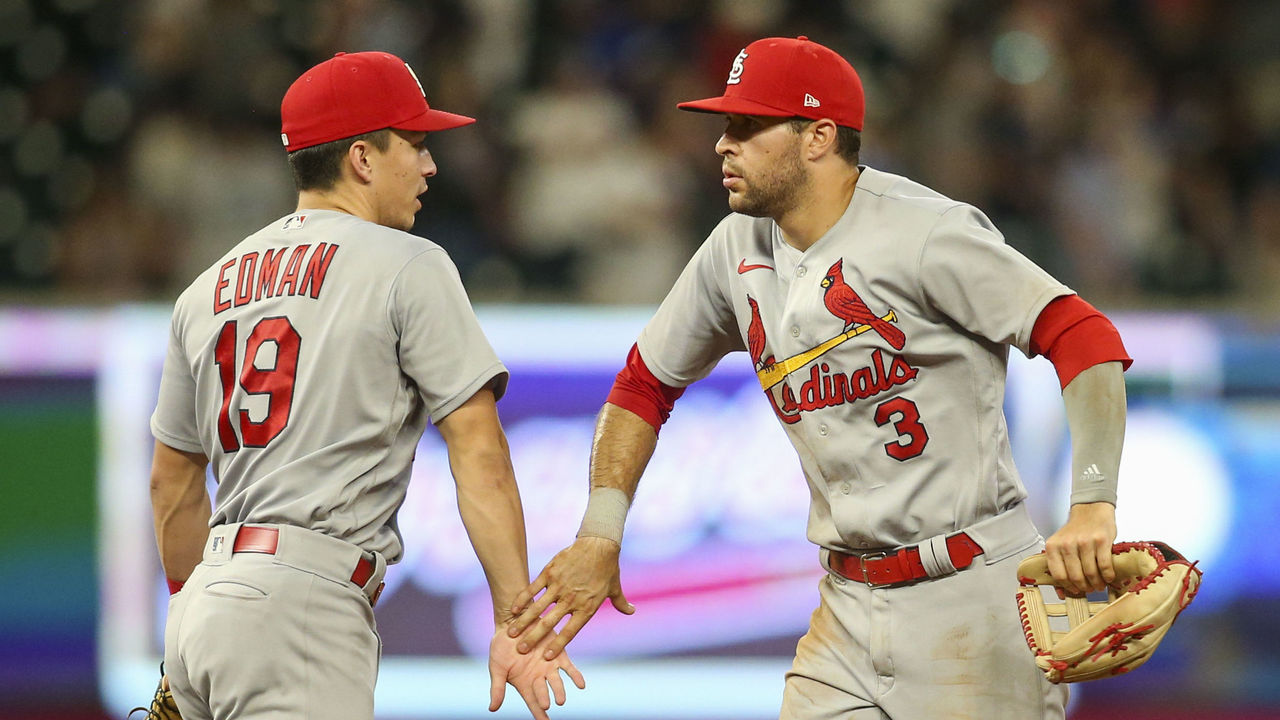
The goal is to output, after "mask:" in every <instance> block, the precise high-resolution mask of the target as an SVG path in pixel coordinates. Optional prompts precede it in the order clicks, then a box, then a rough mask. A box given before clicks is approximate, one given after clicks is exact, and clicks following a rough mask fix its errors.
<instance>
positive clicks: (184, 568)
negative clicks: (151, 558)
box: [151, 443, 211, 582]
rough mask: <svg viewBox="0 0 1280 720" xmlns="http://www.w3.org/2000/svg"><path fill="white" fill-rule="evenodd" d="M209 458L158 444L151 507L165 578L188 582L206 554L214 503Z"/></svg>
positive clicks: (152, 475) (153, 469)
mask: <svg viewBox="0 0 1280 720" xmlns="http://www.w3.org/2000/svg"><path fill="white" fill-rule="evenodd" d="M206 465H207V460H205V458H204V456H202V455H199V454H196V453H185V452H181V451H178V450H174V449H173V448H170V447H167V446H165V445H163V444H161V443H156V454H155V457H154V458H153V460H152V465H151V509H152V515H153V521H154V524H155V531H156V546H157V548H158V549H159V551H160V564H161V566H163V568H164V574H165V577H167V578H168V579H169V580H172V581H176V582H186V580H187V578H188V577H190V576H191V571H192V570H194V569H195V567H196V565H198V564H200V560H201V558H202V556H203V554H204V542H205V539H206V538H208V536H209V515H210V513H211V505H210V502H209V492H208V490H207V489H206V488H205V466H206Z"/></svg>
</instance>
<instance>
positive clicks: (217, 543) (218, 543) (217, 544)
mask: <svg viewBox="0 0 1280 720" xmlns="http://www.w3.org/2000/svg"><path fill="white" fill-rule="evenodd" d="M224 540H226V538H224V537H222V536H221V535H219V536H217V537H215V538H214V539H213V545H212V546H210V548H209V550H210V551H211V552H218V551H219V550H221V549H222V543H223V541H224Z"/></svg>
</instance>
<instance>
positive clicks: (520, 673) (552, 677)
mask: <svg viewBox="0 0 1280 720" xmlns="http://www.w3.org/2000/svg"><path fill="white" fill-rule="evenodd" d="M518 642H519V640H518V639H516V638H513V637H511V636H510V635H508V634H507V628H506V627H505V626H502V625H499V626H498V629H497V630H496V631H495V632H494V633H493V640H492V641H490V643H489V712H495V711H497V709H498V708H500V707H502V701H503V700H504V699H505V698H506V695H507V683H510V684H511V686H512V687H514V688H515V689H516V691H517V692H519V693H520V697H522V698H524V704H525V705H528V706H529V712H530V714H532V715H533V717H535V718H537V720H550V718H549V717H548V716H547V710H549V709H551V695H552V694H553V693H554V695H555V699H556V705H564V701H565V692H564V678H562V677H560V672H561V671H564V672H565V674H567V675H568V676H569V678H570V679H571V680H573V684H574V685H577V686H578V689H579V690H583V689H585V688H586V687H587V681H586V680H585V679H583V677H582V673H581V672H580V671H579V670H578V668H577V667H575V666H574V664H573V661H572V660H570V659H569V654H568V653H561V654H560V655H559V657H556V658H555V659H554V660H547V659H545V658H543V657H542V656H541V655H540V654H538V653H528V654H522V653H520V652H518V651H517V650H516V644H517V643H518ZM543 644H544V645H545V644H546V643H543ZM539 649H541V648H539ZM548 686H550V688H551V690H550V692H548V690H547V688H548Z"/></svg>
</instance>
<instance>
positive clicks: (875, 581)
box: [829, 533, 982, 587]
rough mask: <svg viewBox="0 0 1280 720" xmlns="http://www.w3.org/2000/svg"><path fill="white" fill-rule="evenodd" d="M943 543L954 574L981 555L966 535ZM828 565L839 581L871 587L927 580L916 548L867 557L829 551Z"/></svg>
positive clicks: (976, 546) (979, 549) (956, 536)
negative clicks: (841, 579) (849, 581)
mask: <svg viewBox="0 0 1280 720" xmlns="http://www.w3.org/2000/svg"><path fill="white" fill-rule="evenodd" d="M946 542H947V554H948V555H949V556H950V557H951V564H952V565H954V566H955V568H956V570H963V569H965V568H967V567H969V565H971V564H973V559H974V558H975V557H977V556H978V555H981V554H982V546H981V545H979V544H978V543H976V542H974V540H973V538H971V537H969V536H968V535H967V534H965V533H956V534H955V535H952V536H950V537H948V538H947V541H946ZM829 562H830V564H831V569H832V570H833V571H834V572H835V573H836V574H837V575H839V576H840V577H843V578H847V579H849V580H853V581H854V582H860V583H866V584H867V585H870V586H871V587H892V586H894V585H906V584H907V583H912V582H915V581H917V580H923V579H924V578H927V577H929V573H928V571H926V570H925V568H924V563H923V562H922V561H921V560H920V546H919V545H912V546H911V547H905V548H902V549H901V550H896V551H894V552H891V553H871V554H869V555H850V554H848V553H842V552H840V551H838V550H832V551H831V553H830V559H829Z"/></svg>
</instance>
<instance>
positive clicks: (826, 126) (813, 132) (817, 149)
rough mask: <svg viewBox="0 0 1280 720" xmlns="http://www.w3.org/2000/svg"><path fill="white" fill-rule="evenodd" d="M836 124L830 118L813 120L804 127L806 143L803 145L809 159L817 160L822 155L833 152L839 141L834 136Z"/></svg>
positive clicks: (836, 148) (835, 150)
mask: <svg viewBox="0 0 1280 720" xmlns="http://www.w3.org/2000/svg"><path fill="white" fill-rule="evenodd" d="M836 132H837V128H836V124H835V121H833V120H831V119H830V118H823V119H821V120H814V121H813V122H811V123H809V127H808V128H806V137H807V139H808V143H807V145H806V147H805V149H806V151H807V153H808V159H809V160H817V159H819V158H821V157H822V156H823V155H827V154H831V153H835V152H837V150H838V146H839V141H838V140H837V138H836Z"/></svg>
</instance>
